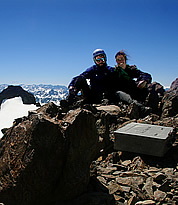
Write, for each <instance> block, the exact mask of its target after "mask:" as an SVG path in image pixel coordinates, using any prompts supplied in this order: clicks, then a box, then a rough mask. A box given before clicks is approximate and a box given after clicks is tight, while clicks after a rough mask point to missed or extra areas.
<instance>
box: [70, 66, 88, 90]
mask: <svg viewBox="0 0 178 205" xmlns="http://www.w3.org/2000/svg"><path fill="white" fill-rule="evenodd" d="M91 73H92V67H90V68H88V69H87V70H86V71H84V72H83V73H81V74H80V75H78V76H76V77H74V78H73V79H72V81H71V82H70V84H69V86H68V89H69V93H72V94H76V92H77V88H76V84H77V82H78V81H79V80H80V79H81V78H83V79H90V76H91Z"/></svg>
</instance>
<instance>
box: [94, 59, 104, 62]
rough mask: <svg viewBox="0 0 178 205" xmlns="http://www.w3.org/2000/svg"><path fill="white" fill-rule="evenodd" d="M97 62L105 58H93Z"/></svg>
mask: <svg viewBox="0 0 178 205" xmlns="http://www.w3.org/2000/svg"><path fill="white" fill-rule="evenodd" d="M95 60H96V61H97V62H99V61H105V59H104V58H98V59H95Z"/></svg>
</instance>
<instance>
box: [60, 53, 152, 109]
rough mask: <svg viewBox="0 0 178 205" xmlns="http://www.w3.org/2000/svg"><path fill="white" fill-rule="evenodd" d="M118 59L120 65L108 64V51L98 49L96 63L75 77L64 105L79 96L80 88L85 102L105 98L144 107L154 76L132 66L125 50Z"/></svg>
mask: <svg viewBox="0 0 178 205" xmlns="http://www.w3.org/2000/svg"><path fill="white" fill-rule="evenodd" d="M115 59H116V62H117V65H116V66H115V67H111V66H108V65H107V57H106V53H105V51H104V50H103V49H96V50H95V51H94V52H93V61H94V63H95V64H94V65H93V66H91V67H90V68H88V69H86V70H85V71H84V72H83V73H81V74H80V75H78V76H76V77H74V78H73V79H72V81H71V82H70V84H69V86H68V88H69V95H68V97H67V99H66V100H63V101H61V106H67V105H72V104H73V103H74V102H76V101H77V100H78V99H79V96H78V93H79V91H81V93H82V98H83V103H84V104H93V103H101V101H102V100H103V99H108V100H109V102H110V103H117V102H119V101H124V102H126V103H128V104H130V103H136V104H137V105H138V106H140V108H142V109H144V108H145V106H143V103H144V101H145V99H146V96H147V95H148V89H147V84H149V83H151V80H152V78H151V75H150V74H148V73H145V72H142V71H140V70H139V69H137V67H136V66H129V65H128V64H127V55H126V54H125V53H124V52H123V51H119V52H118V53H117V54H116V56H115ZM134 78H136V81H135V80H134ZM138 101H139V102H141V103H139V102H138Z"/></svg>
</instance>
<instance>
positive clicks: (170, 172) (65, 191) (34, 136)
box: [0, 91, 178, 205]
mask: <svg viewBox="0 0 178 205" xmlns="http://www.w3.org/2000/svg"><path fill="white" fill-rule="evenodd" d="M166 94H167V93H165V94H164V96H165V95H166ZM173 94H175V91H174V92H173ZM173 94H169V97H165V98H164V97H163V98H162V99H164V100H163V101H162V102H161V103H162V105H163V106H161V107H160V109H162V110H161V113H160V115H158V114H155V113H149V115H147V114H145V116H143V113H142V115H139V114H138V113H137V112H136V107H134V106H133V105H132V104H131V105H129V106H128V105H124V104H122V103H119V104H118V105H106V104H103V105H102V104H100V105H98V104H97V105H87V104H85V105H83V104H77V105H75V106H71V107H67V108H62V107H60V106H57V105H55V104H54V103H48V104H45V105H43V106H41V107H40V108H39V109H37V110H36V111H31V112H29V115H28V116H27V117H23V118H20V119H16V120H15V121H14V124H13V126H12V127H11V128H9V129H6V130H5V132H4V136H3V137H2V139H1V141H0V203H3V204H4V205H32V204H33V205H39V204H43V205H69V204H70V205H71V204H72V205H117V204H118V205H119V204H120V205H121V204H124V205H127V204H128V205H134V204H137V205H139V204H157V205H160V204H170V205H176V204H177V202H178V197H177V196H178V155H177V153H178V140H177V136H178V126H177V125H178V114H177V113H175V112H176V110H175V109H176V106H175V105H174V103H175V102H176V100H173V99H177V98H176V96H175V95H174V97H173ZM171 96H172V97H171ZM162 99H161V100H162ZM164 104H169V105H170V106H169V107H168V106H164ZM166 109H167V110H169V111H170V112H169V111H166V112H165V113H166V114H163V113H164V111H165V110H166ZM130 122H138V123H146V124H152V125H161V126H166V127H174V131H175V138H176V139H175V141H174V142H173V144H172V146H171V148H170V149H169V150H168V151H167V152H166V154H165V155H164V156H163V157H154V156H149V155H143V154H138V153H132V152H125V151H117V150H114V146H113V145H114V131H115V130H117V129H118V128H120V127H123V126H124V125H126V124H128V123H130ZM158 149H159V147H158Z"/></svg>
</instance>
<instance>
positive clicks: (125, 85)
mask: <svg viewBox="0 0 178 205" xmlns="http://www.w3.org/2000/svg"><path fill="white" fill-rule="evenodd" d="M111 71H112V76H113V77H112V78H113V82H112V88H113V92H115V91H124V92H126V93H128V94H130V95H131V97H132V98H134V99H138V100H143V99H144V98H145V97H146V95H147V89H139V88H138V87H137V85H138V84H139V82H140V81H142V80H145V81H147V83H148V84H149V83H151V81H152V77H151V75H150V74H148V73H145V72H142V71H141V70H139V69H137V67H136V66H135V65H134V66H129V65H126V68H125V69H122V68H121V67H115V68H112V69H111ZM140 95H142V96H143V97H142V96H140Z"/></svg>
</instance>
